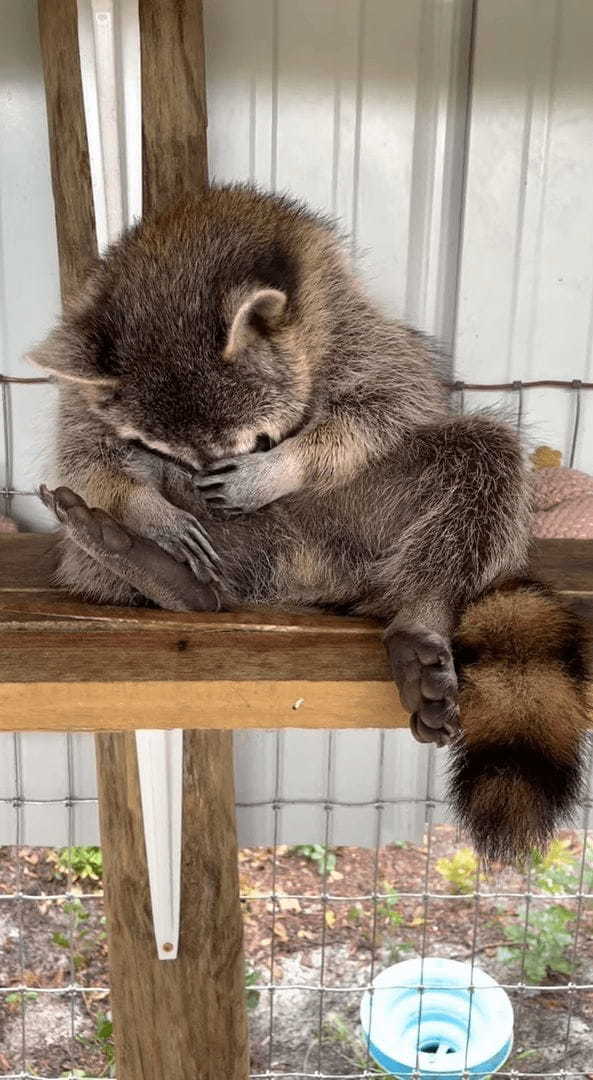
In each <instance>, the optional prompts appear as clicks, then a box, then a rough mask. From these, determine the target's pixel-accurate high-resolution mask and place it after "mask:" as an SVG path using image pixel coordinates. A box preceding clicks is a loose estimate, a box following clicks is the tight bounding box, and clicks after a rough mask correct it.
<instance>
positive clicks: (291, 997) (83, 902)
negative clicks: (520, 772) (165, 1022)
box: [0, 826, 593, 1077]
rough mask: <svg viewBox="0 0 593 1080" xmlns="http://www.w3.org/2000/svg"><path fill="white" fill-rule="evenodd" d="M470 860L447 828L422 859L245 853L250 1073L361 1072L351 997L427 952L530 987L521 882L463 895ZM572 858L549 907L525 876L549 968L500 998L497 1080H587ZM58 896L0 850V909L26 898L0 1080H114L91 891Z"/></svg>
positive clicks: (414, 849) (30, 860)
mask: <svg viewBox="0 0 593 1080" xmlns="http://www.w3.org/2000/svg"><path fill="white" fill-rule="evenodd" d="M466 848H467V844H465V843H464V841H463V839H462V838H459V837H458V836H457V834H456V832H455V830H453V829H451V828H448V827H444V826H443V827H439V828H438V829H435V830H434V832H433V837H432V840H431V845H430V850H429V849H428V848H427V846H426V845H419V846H412V845H406V846H403V847H399V846H395V845H393V846H390V847H385V848H382V849H381V850H380V852H379V853H378V856H377V857H376V856H375V853H374V852H373V851H368V850H365V849H361V848H342V849H336V850H335V851H332V852H325V851H324V850H323V849H322V848H319V847H317V848H315V847H308V848H302V849H300V850H297V851H295V850H291V849H288V848H285V847H283V848H279V849H278V850H277V852H276V859H275V860H274V857H273V852H272V851H271V850H269V849H249V850H243V851H242V852H241V853H240V877H241V888H242V893H243V911H244V921H245V942H246V957H247V980H248V1004H249V1017H250V1024H251V1032H252V1070H253V1072H265V1071H266V1070H267V1069H268V1068H272V1069H274V1070H276V1071H279V1072H289V1073H296V1074H297V1075H298V1074H299V1073H309V1074H310V1073H316V1072H321V1073H322V1074H325V1075H328V1076H332V1075H335V1076H356V1075H357V1074H359V1073H360V1072H362V1071H364V1069H365V1067H367V1064H368V1062H367V1055H366V1049H365V1046H364V1042H363V1040H362V1037H361V1034H360V1027H359V1009H360V1001H361V995H362V990H363V987H364V986H366V985H367V983H368V982H369V980H370V979H371V977H372V975H373V974H374V973H376V972H377V971H378V970H381V969H382V968H384V967H386V966H388V965H389V964H391V963H394V962H397V961H398V960H400V959H407V958H409V957H412V956H417V955H421V954H422V953H424V954H425V955H433V956H435V955H436V956H447V957H450V958H452V959H456V960H465V961H467V960H469V959H470V958H471V956H472V954H473V955H474V956H475V961H476V963H478V964H479V965H480V966H481V967H482V968H484V969H485V970H486V971H488V972H489V973H490V974H491V975H493V976H494V977H495V978H496V979H498V981H499V982H501V983H503V984H505V985H509V986H510V987H512V986H516V984H517V983H527V982H529V977H528V973H526V971H525V969H524V967H525V963H524V961H523V962H522V960H521V957H522V955H523V952H522V950H521V948H520V947H519V944H517V942H519V943H520V941H522V937H523V931H524V926H525V921H526V915H527V913H526V909H525V902H524V899H523V897H522V896H521V894H522V893H524V892H525V890H526V879H525V877H524V876H523V875H521V874H519V873H517V872H514V871H511V870H508V869H506V870H500V871H498V872H492V873H491V874H489V875H488V876H483V875H482V876H481V878H480V880H479V891H480V894H481V895H480V897H479V898H476V897H475V896H474V895H473V894H465V893H464V892H463V891H460V889H462V888H464V887H465V888H470V889H473V888H474V887H475V880H474V878H473V876H472V875H473V871H472V866H473V863H472V861H471V857H470V856H468V854H467V850H466ZM464 852H465V854H464ZM580 852H581V848H580V846H579V837H578V836H577V835H576V834H570V833H567V834H566V835H565V836H564V838H563V847H562V848H561V849H560V853H559V863H558V867H559V868H558V867H556V868H555V869H554V867H552V874H551V880H552V881H554V880H556V879H555V878H554V874H555V873H557V878H558V881H559V882H560V883H561V884H562V883H563V885H562V887H563V890H564V891H563V892H562V893H561V894H559V895H560V899H558V898H557V897H556V895H554V894H553V893H551V892H549V891H548V892H546V890H545V889H543V888H540V887H539V886H538V885H537V881H539V880H540V879H537V881H536V882H535V884H534V880H535V879H534V878H533V874H532V879H531V886H532V893H533V895H532V897H531V899H530V901H529V913H528V914H529V928H530V933H531V937H530V938H529V939H528V949H527V955H528V960H529V963H530V964H532V965H535V968H534V969H533V971H536V969H537V964H538V963H539V960H538V955H537V949H538V948H540V947H541V944H542V941H543V942H544V944H546V941H547V938H546V935H548V938H549V939H550V940H549V941H547V944H546V948H548V946H549V948H548V952H545V950H544V954H543V961H542V962H544V961H546V958H548V959H549V957H550V956H551V957H552V959H553V961H554V964H557V967H556V968H554V967H553V966H552V967H546V966H545V963H544V967H543V969H542V973H541V979H538V980H537V982H538V985H539V984H541V985H543V986H544V987H545V989H544V990H539V991H533V990H530V989H528V988H526V987H525V986H522V987H521V988H520V989H510V991H509V992H510V994H511V997H512V1000H513V1005H514V1008H515V1018H516V1027H515V1048H514V1052H513V1057H512V1059H511V1061H510V1062H509V1064H508V1065H507V1069H508V1068H513V1069H515V1070H517V1071H518V1072H519V1073H534V1072H545V1073H551V1074H553V1075H556V1074H559V1073H560V1072H561V1071H563V1070H567V1071H570V1072H577V1073H578V1072H582V1073H583V1074H586V1075H593V1074H592V1073H591V1072H590V1070H591V1064H590V1063H591V1061H593V994H592V993H591V991H588V990H585V989H583V990H579V989H576V990H574V991H573V992H572V993H570V991H569V985H568V984H569V982H570V980H571V979H572V981H573V985H574V984H575V983H577V984H580V985H583V986H588V985H591V984H592V983H593V935H592V932H591V931H592V927H593V910H592V906H591V902H590V900H589V899H588V898H587V897H585V898H583V897H581V898H580V899H579V897H578V896H577V895H576V893H577V892H578V889H579V882H580V876H579V865H580V864H579V858H580ZM468 859H469V862H468V863H467V862H464V860H466V861H467V860H468ZM440 860H445V863H444V864H443V863H441V861H440ZM567 868H568V869H567ZM569 871H570V872H569ZM558 875H559V876H558ZM562 875H564V877H563V876H562ZM542 880H543V879H542ZM583 880H585V879H583ZM587 880H589V879H587ZM274 882H275V889H276V899H275V901H274V900H273V899H272V892H273V886H274ZM71 886H72V883H71ZM67 890H68V881H67V878H66V877H65V876H64V875H63V874H61V873H59V872H58V871H57V870H56V865H55V859H54V856H53V853H52V852H50V851H48V850H46V849H21V850H20V851H19V852H17V851H16V850H15V849H2V850H0V898H1V896H2V895H4V896H5V897H11V896H13V895H14V894H15V893H20V894H26V896H27V897H28V898H27V899H25V898H20V899H18V898H17V899H5V900H2V901H1V902H0V985H1V986H3V987H8V988H10V987H15V988H16V987H21V986H25V987H28V988H29V989H28V990H27V991H26V992H25V994H24V995H23V994H22V993H21V991H20V990H16V989H15V990H13V991H12V992H11V990H10V989H9V990H8V991H7V992H5V993H3V994H2V995H1V996H0V1077H1V1076H2V1075H3V1074H4V1075H6V1074H10V1073H12V1072H20V1071H25V1070H27V1071H29V1072H31V1073H35V1072H37V1073H39V1074H40V1075H42V1076H47V1077H60V1076H62V1075H64V1074H67V1072H68V1070H69V1069H78V1070H81V1072H80V1075H82V1076H93V1077H99V1076H109V1075H110V1072H111V1071H112V1064H111V1053H112V1041H111V1033H110V1030H109V1022H108V1019H107V1020H106V1015H107V1013H108V1005H109V1002H108V996H107V995H106V993H105V991H104V990H103V989H102V988H107V987H108V985H109V973H108V966H107V949H106V940H105V925H104V912H103V902H102V899H101V897H97V896H96V895H94V894H95V893H96V891H97V886H96V884H95V883H93V882H82V883H81V882H75V883H74V893H75V895H71V894H70V895H68V894H67ZM588 891H590V889H589V890H588ZM567 892H568V895H566V893H567ZM47 894H51V895H52V896H56V897H57V898H56V899H48V898H47ZM375 894H376V897H375ZM552 909H556V910H557V911H559V912H560V913H559V914H557V916H554V918H555V919H556V921H555V922H553V923H550V925H549V926H548V923H547V922H546V921H545V919H546V918H547V915H546V916H545V918H544V917H543V915H542V913H545V912H551V911H552ZM562 912H564V914H562ZM579 912H580V915H579V935H578V940H577V942H576V947H575V941H574V930H575V924H576V916H577V914H579ZM542 919H543V921H542ZM538 920H539V921H538ZM513 928H515V929H513ZM513 934H514V935H515V938H516V939H517V941H515V942H514V941H513ZM563 935H564V937H563ZM544 939H545V940H544ZM554 947H556V953H554ZM550 949H551V951H550ZM505 950H506V951H505ZM540 959H541V958H540ZM540 966H541V965H540ZM533 971H532V974H533ZM532 981H533V980H532ZM270 982H275V984H276V987H275V989H273V990H269V989H268V985H269V983H270ZM72 985H75V986H76V987H77V989H76V990H75V991H74V992H70V991H69V989H68V988H69V987H71V986H72ZM78 988H80V989H78ZM271 1021H273V1024H272V1037H271V1038H270V1030H271V1027H270V1025H271ZM23 1040H24V1046H25V1051H24V1053H23Z"/></svg>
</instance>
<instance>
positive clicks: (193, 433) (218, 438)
mask: <svg viewBox="0 0 593 1080" xmlns="http://www.w3.org/2000/svg"><path fill="white" fill-rule="evenodd" d="M180 326H181V328H180ZM215 331H216V328H215V327H213V326H211V325H210V323H206V322H204V323H203V324H202V325H201V326H200V321H199V319H196V320H195V322H192V323H190V321H189V319H186V320H184V323H183V324H181V320H180V324H178V325H176V326H175V325H173V328H172V327H171V320H170V319H169V320H165V319H162V320H161V321H159V313H158V311H156V312H155V311H151V312H150V316H148V314H147V319H146V320H145V322H144V323H143V324H141V325H139V326H138V325H137V326H136V327H135V329H134V331H132V330H131V328H130V327H125V326H124V328H123V330H122V329H120V330H119V333H117V332H114V331H112V332H111V333H110V334H109V335H107V334H105V333H104V335H103V339H102V344H101V350H100V361H99V362H98V363H97V364H96V368H99V369H100V370H95V372H94V373H93V374H92V375H89V374H87V375H86V377H85V375H84V374H83V373H82V372H81V373H80V374H79V373H78V372H77V370H76V365H75V370H74V371H72V370H70V371H69V372H66V371H65V370H64V365H63V364H62V366H61V368H60V370H56V368H52V369H51V370H53V373H54V374H56V375H58V376H61V377H62V378H64V379H69V380H70V381H74V382H78V383H79V387H80V390H81V392H82V393H83V394H84V395H85V397H86V399H87V402H88V407H89V409H90V410H91V411H92V412H94V413H96V414H97V415H99V416H100V417H101V419H102V420H103V421H104V422H105V423H106V424H107V425H108V426H109V427H110V428H111V429H112V430H113V431H114V433H115V434H117V435H118V436H119V437H120V438H121V439H123V440H124V441H126V442H132V443H137V444H142V445H144V446H146V447H147V448H149V449H151V450H154V451H156V452H157V453H159V454H162V455H164V456H166V457H170V458H173V459H176V460H178V461H181V462H183V463H185V464H187V465H189V466H191V467H192V468H195V469H200V468H201V467H203V466H204V465H208V464H210V463H212V462H214V461H216V460H218V459H221V458H227V457H235V456H236V455H238V454H245V453H250V452H252V451H254V450H265V449H270V448H271V447H272V446H275V445H277V444H278V443H279V442H281V441H282V440H283V439H285V438H287V437H288V436H289V435H291V434H294V433H295V431H297V430H298V429H299V428H300V427H301V426H302V425H303V424H304V423H305V421H306V418H307V410H308V404H309V395H310V378H309V371H308V365H307V363H306V359H305V357H304V356H303V355H302V354H301V350H300V349H299V346H298V341H297V335H296V333H295V331H294V329H293V327H292V326H291V323H290V319H289V318H288V316H287V297H286V294H285V293H284V292H281V291H279V290H276V289H258V288H254V289H251V290H249V291H247V292H245V291H243V292H242V293H240V294H239V293H235V294H234V295H231V296H229V297H228V298H227V300H226V301H225V305H224V310H223V312H222V319H221V326H220V327H219V329H218V333H217V332H215ZM60 332H61V333H64V330H63V329H62V331H60ZM70 352H71V354H72V349H71V350H70ZM37 360H38V362H39V357H38V358H37ZM87 364H88V359H87ZM44 366H46V367H48V366H49V365H47V364H45V365H44ZM78 366H79V367H80V363H79V365H78ZM105 372H108V373H107V374H106V373H105Z"/></svg>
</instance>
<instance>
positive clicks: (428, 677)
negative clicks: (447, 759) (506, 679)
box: [385, 623, 459, 746]
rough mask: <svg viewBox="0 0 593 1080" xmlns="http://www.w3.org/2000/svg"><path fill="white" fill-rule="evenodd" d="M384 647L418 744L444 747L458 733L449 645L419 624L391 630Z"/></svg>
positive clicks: (453, 669) (454, 678)
mask: <svg viewBox="0 0 593 1080" xmlns="http://www.w3.org/2000/svg"><path fill="white" fill-rule="evenodd" d="M385 644H386V646H387V651H388V654H389V659H390V661H391V669H392V671H393V677H394V679H395V683H396V686H397V689H398V691H399V696H400V698H401V701H402V704H403V705H404V706H405V708H406V709H409V711H410V713H411V714H412V716H411V719H410V728H411V731H412V734H413V735H414V737H415V738H416V739H417V740H418V742H422V743H430V742H434V743H436V744H437V746H445V745H446V744H447V743H448V742H451V740H452V739H453V738H455V736H456V735H457V733H458V731H459V708H458V705H457V675H456V674H455V667H454V664H453V656H452V653H451V649H450V647H449V644H448V642H447V641H446V640H445V638H443V637H441V635H440V634H437V633H435V632H434V631H433V630H429V628H428V627H426V626H423V625H422V624H420V623H412V624H408V625H405V626H397V625H396V626H394V627H390V628H389V629H388V630H387V632H386V634H385Z"/></svg>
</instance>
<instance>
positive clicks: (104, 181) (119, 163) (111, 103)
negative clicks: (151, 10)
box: [78, 0, 142, 254]
mask: <svg viewBox="0 0 593 1080" xmlns="http://www.w3.org/2000/svg"><path fill="white" fill-rule="evenodd" d="M78 44H79V50H80V68H81V76H82V90H83V98H84V109H85V117H86V128H87V142H88V147H89V158H90V167H91V180H92V187H93V202H94V209H95V223H96V230H97V247H98V249H99V253H100V254H102V253H103V252H104V251H105V249H106V248H107V247H108V245H109V244H110V243H112V242H113V241H114V240H117V238H118V237H119V235H120V234H121V232H122V229H124V228H126V227H127V226H129V225H132V224H134V222H135V221H137V220H138V219H139V218H140V216H141V214H142V104H141V71H140V29H139V19H138V0H78Z"/></svg>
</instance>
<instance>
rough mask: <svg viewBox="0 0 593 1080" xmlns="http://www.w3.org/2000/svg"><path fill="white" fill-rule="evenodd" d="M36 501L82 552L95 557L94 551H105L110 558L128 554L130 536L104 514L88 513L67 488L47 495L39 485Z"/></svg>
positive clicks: (75, 495) (83, 502)
mask: <svg viewBox="0 0 593 1080" xmlns="http://www.w3.org/2000/svg"><path fill="white" fill-rule="evenodd" d="M39 497H40V498H41V501H42V502H43V503H44V504H45V506H47V508H48V510H52V511H53V512H54V514H55V515H56V517H57V519H58V521H59V522H60V523H61V524H62V525H64V526H65V528H66V529H67V530H68V533H69V535H70V536H71V538H72V539H73V540H74V542H75V543H78V544H79V545H80V547H82V548H84V549H85V550H89V549H90V550H91V551H92V552H93V554H94V552H95V549H104V550H105V551H106V552H107V553H108V554H110V555H125V554H127V553H128V552H129V551H130V550H131V548H132V546H133V544H134V536H133V534H132V533H130V532H128V530H127V529H125V528H124V527H123V526H122V525H120V523H119V522H118V521H116V520H115V518H112V517H111V516H110V514H106V513H105V511H104V510H97V509H92V510H91V509H90V508H89V507H88V506H87V504H86V503H85V501H84V499H81V497H80V495H77V494H76V492H74V491H71V490H70V488H67V487H59V488H56V490H55V491H50V490H49V489H48V488H47V487H46V486H45V484H42V485H41V487H40V488H39Z"/></svg>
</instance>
